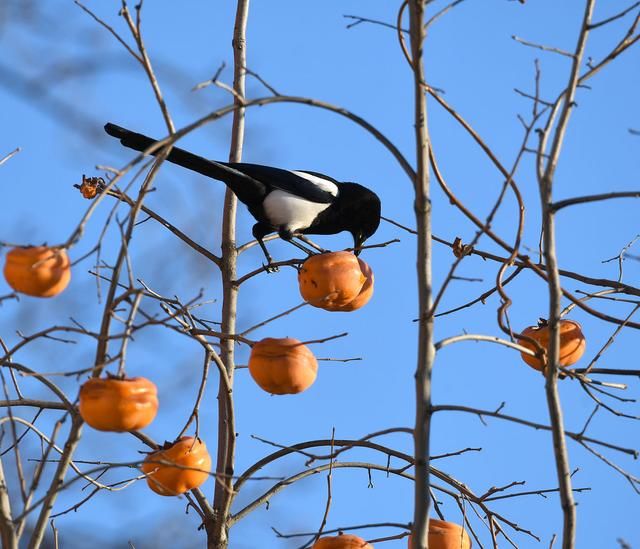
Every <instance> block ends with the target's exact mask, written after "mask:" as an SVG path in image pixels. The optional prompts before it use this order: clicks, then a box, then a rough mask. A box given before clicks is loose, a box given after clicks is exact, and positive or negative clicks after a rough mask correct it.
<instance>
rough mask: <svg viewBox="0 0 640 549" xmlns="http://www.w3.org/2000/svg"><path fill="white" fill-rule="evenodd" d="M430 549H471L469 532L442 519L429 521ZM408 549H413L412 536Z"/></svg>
mask: <svg viewBox="0 0 640 549" xmlns="http://www.w3.org/2000/svg"><path fill="white" fill-rule="evenodd" d="M428 541H429V549H471V538H470V537H469V534H467V531H466V530H465V529H464V528H463V527H462V526H460V525H459V524H456V523H455V522H448V521H446V520H440V519H433V518H432V519H429V533H428ZM408 547H409V548H411V536H409V544H408Z"/></svg>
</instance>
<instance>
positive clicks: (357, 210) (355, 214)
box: [349, 183, 380, 255]
mask: <svg viewBox="0 0 640 549" xmlns="http://www.w3.org/2000/svg"><path fill="white" fill-rule="evenodd" d="M352 185H354V187H355V188H353V189H352V192H353V195H352V204H351V208H350V210H351V211H350V215H351V219H350V228H349V232H350V233H351V234H352V235H353V248H354V253H355V254H356V255H360V252H361V251H362V245H363V244H364V243H365V241H366V240H367V239H368V238H369V237H371V236H372V235H373V234H374V233H375V232H376V231H377V230H378V225H380V199H379V198H378V195H377V194H376V193H374V192H373V191H371V190H369V189H367V188H366V187H363V186H362V185H358V184H357V183H352Z"/></svg>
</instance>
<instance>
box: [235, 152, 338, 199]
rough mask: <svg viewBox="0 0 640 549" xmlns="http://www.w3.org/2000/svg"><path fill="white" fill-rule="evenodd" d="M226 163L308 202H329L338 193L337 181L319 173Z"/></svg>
mask: <svg viewBox="0 0 640 549" xmlns="http://www.w3.org/2000/svg"><path fill="white" fill-rule="evenodd" d="M226 165H227V166H229V167H231V168H234V169H236V170H238V171H240V172H243V173H245V174H247V175H248V176H249V177H251V178H253V179H256V180H258V181H261V182H262V183H264V184H266V185H267V186H270V187H273V188H274V189H280V190H282V191H285V192H287V193H290V194H293V195H295V196H299V197H300V198H302V199H304V200H308V201H309V202H317V203H319V204H330V203H331V202H333V201H334V200H335V198H336V196H337V195H338V185H337V182H336V181H335V180H334V179H332V178H330V177H328V176H326V175H323V174H320V173H316V172H307V171H289V170H282V169H280V168H273V167H271V166H262V165H260V164H245V163H238V162H236V163H229V164H226Z"/></svg>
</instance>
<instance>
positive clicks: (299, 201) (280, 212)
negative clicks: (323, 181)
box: [262, 190, 330, 231]
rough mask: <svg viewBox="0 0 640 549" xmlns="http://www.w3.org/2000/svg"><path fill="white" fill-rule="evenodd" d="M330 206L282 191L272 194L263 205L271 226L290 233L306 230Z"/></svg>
mask: <svg viewBox="0 0 640 549" xmlns="http://www.w3.org/2000/svg"><path fill="white" fill-rule="evenodd" d="M329 206H330V204H323V203H318V202H310V201H308V200H305V199H304V198H300V197H299V196H295V195H293V194H291V193H288V192H285V191H281V190H275V191H272V192H270V193H269V194H268V195H267V196H266V198H265V199H264V202H263V204H262V207H263V209H264V214H265V217H266V218H267V220H268V222H269V223H270V224H271V225H273V226H274V227H284V228H286V229H287V230H290V231H298V230H302V229H306V228H307V227H309V226H310V225H311V224H312V223H313V222H314V220H315V219H316V217H318V215H319V214H320V213H321V212H323V211H324V210H326V209H327V208H328V207H329Z"/></svg>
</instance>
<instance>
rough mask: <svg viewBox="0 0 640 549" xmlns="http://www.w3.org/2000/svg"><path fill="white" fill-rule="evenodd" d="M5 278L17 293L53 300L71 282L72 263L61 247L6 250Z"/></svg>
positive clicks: (30, 247)
mask: <svg viewBox="0 0 640 549" xmlns="http://www.w3.org/2000/svg"><path fill="white" fill-rule="evenodd" d="M4 277H5V279H6V281H7V283H8V284H9V286H11V287H12V288H13V289H14V290H15V291H16V292H20V293H22V294H26V295H30V296H34V297H53V296H55V295H58V294H59V293H60V292H62V291H63V290H64V289H65V288H66V287H67V285H68V284H69V281H70V280H71V262H70V261H69V256H68V255H67V252H66V251H65V250H64V249H62V248H50V247H48V246H24V247H17V248H13V249H11V250H9V252H8V253H7V257H6V261H5V265H4Z"/></svg>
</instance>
